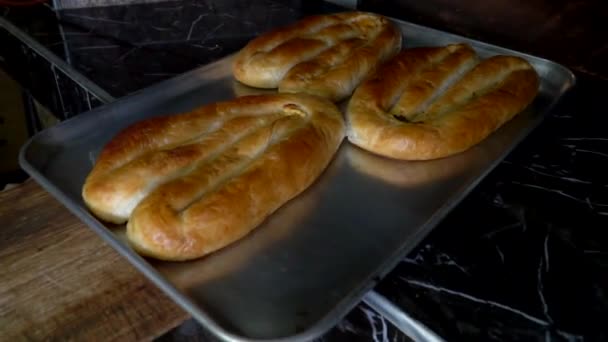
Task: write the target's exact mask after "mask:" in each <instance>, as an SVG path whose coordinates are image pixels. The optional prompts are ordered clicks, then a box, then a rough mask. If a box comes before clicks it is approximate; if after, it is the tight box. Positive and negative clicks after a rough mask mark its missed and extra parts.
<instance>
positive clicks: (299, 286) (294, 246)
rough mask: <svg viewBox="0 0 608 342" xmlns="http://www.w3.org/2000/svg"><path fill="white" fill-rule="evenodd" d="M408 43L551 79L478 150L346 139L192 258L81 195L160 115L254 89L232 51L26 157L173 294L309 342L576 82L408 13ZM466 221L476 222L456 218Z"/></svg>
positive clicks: (247, 326)
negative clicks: (137, 127) (404, 155)
mask: <svg viewBox="0 0 608 342" xmlns="http://www.w3.org/2000/svg"><path fill="white" fill-rule="evenodd" d="M395 22H396V23H397V24H398V25H399V26H400V27H401V29H402V32H403V37H404V47H406V48H407V47H414V46H421V45H425V46H437V45H444V44H448V43H456V42H467V43H469V44H471V46H473V47H474V48H475V49H476V50H477V51H478V53H479V54H480V55H481V56H483V57H487V56H489V55H494V54H511V55H519V56H522V57H524V58H526V59H528V60H529V61H530V62H531V63H532V64H533V66H534V67H535V68H536V70H537V71H538V73H539V75H540V77H541V85H540V93H539V95H538V96H537V98H536V99H535V101H534V103H533V104H532V105H531V106H530V107H529V108H528V109H526V110H525V111H524V112H523V113H521V114H520V115H518V116H517V117H516V118H515V119H514V120H512V121H511V122H510V123H508V124H507V125H505V126H503V127H502V128H501V129H499V130H498V131H497V132H495V133H494V134H493V135H491V136H490V137H489V138H487V139H486V140H485V141H483V142H482V143H480V144H479V145H477V146H475V147H474V148H472V149H471V150H469V151H467V152H465V153H462V154H459V155H456V156H453V157H450V158H445V159H440V160H435V161H426V162H398V161H393V160H388V159H384V158H381V157H376V156H374V155H372V154H370V153H367V152H365V151H363V150H360V149H358V148H356V147H354V146H352V145H350V144H349V143H348V142H347V141H346V140H345V141H344V142H343V144H342V145H341V148H340V149H339V151H338V153H337V155H336V156H335V159H334V160H333V162H332V163H331V164H330V166H329V167H328V169H327V170H326V171H325V172H324V173H323V175H322V176H321V177H320V178H319V179H318V181H317V182H316V183H315V184H314V185H313V186H312V187H310V188H309V189H308V190H307V191H305V192H304V193H303V194H302V195H300V196H299V197H297V198H295V199H294V200H292V201H290V202H289V203H287V204H286V205H285V206H284V207H282V208H281V209H280V210H279V211H277V212H276V213H275V214H273V215H272V216H271V217H270V218H269V219H268V220H266V221H265V222H264V223H263V224H262V225H261V226H260V227H258V228H257V229H255V230H254V231H253V232H252V233H251V234H250V235H249V236H247V237H246V238H244V239H242V240H240V241H238V242H237V243H235V244H233V245H231V246H229V247H227V248H225V249H223V250H221V251H219V252H216V253H215V254H213V255H210V256H208V257H205V258H202V259H199V260H196V261H190V262H184V263H172V262H159V261H156V260H151V259H146V258H142V257H140V256H139V255H137V254H136V253H135V252H134V251H133V250H131V248H130V247H129V246H128V245H127V243H126V240H125V238H124V235H123V234H124V227H122V226H111V225H107V224H104V223H103V222H100V221H98V220H97V219H96V218H95V217H94V216H92V215H91V214H90V213H89V212H88V211H87V209H86V208H85V206H84V205H83V201H82V198H81V195H80V191H81V187H82V185H83V181H84V179H85V176H86V175H87V173H88V172H89V171H90V169H91V168H92V165H93V163H94V160H95V158H96V156H97V154H98V153H99V151H100V149H101V148H102V146H103V145H104V144H105V143H106V142H108V141H109V140H110V139H111V138H112V137H113V136H114V135H115V134H116V133H118V131H119V130H121V129H123V128H125V127H126V126H128V125H130V124H132V123H134V122H136V121H139V120H141V119H145V118H148V117H152V116H157V115H161V114H171V113H177V112H182V111H187V110H189V109H191V108H193V107H195V106H199V105H203V104H206V103H210V102H214V101H219V100H227V99H231V98H234V97H235V96H239V95H245V94H250V93H256V92H257V91H256V90H254V89H251V88H248V87H245V86H242V85H240V84H238V83H236V82H235V81H234V79H233V78H232V76H231V72H230V63H231V60H232V56H229V57H226V58H224V59H222V60H219V61H217V62H215V63H212V64H209V65H207V66H204V67H201V68H198V69H195V70H193V71H191V72H188V73H185V74H183V75H181V76H178V77H176V78H173V79H169V80H167V81H165V82H162V83H159V84H156V85H154V86H151V87H149V88H146V89H144V90H142V91H139V92H138V93H135V94H132V95H130V96H127V97H124V98H122V99H119V100H117V101H116V102H113V103H110V104H108V105H105V106H102V107H99V108H96V109H94V110H92V111H90V112H87V113H84V114H81V115H79V116H77V117H75V118H73V119H70V120H68V121H65V122H62V123H60V124H58V125H56V126H54V127H52V128H50V129H47V130H46V131H43V132H41V133H39V134H37V135H36V136H34V137H33V138H31V140H29V141H28V142H27V143H26V145H24V146H23V148H22V151H21V155H20V163H21V165H22V167H23V168H24V169H25V170H26V171H27V172H28V173H29V174H30V175H31V176H32V177H33V178H34V179H35V180H36V181H38V182H39V183H40V184H41V185H42V186H43V187H44V188H45V189H46V190H48V191H49V192H50V193H51V194H52V195H54V196H55V197H56V198H57V199H58V200H59V201H61V202H62V203H63V204H64V205H65V206H66V207H67V208H69V209H70V210H71V211H72V212H73V213H74V214H75V215H76V216H78V217H79V218H80V219H82V220H83V221H84V222H85V223H86V224H87V225H88V226H89V227H90V228H91V229H93V230H94V231H95V232H96V233H98V234H99V235H100V236H101V237H102V238H103V239H104V240H105V241H107V242H108V243H109V244H110V245H111V246H112V247H114V248H115V249H116V250H117V251H118V252H120V253H121V254H122V255H123V256H124V257H125V258H126V259H127V260H128V261H130V262H131V263H132V264H133V265H135V267H137V269H139V270H140V271H141V272H142V273H143V274H145V275H146V276H147V277H148V278H149V279H150V280H151V281H152V282H154V283H155V284H156V285H157V286H159V287H160V288H161V289H162V290H164V291H165V292H166V293H167V294H168V295H169V296H170V297H171V298H172V299H173V300H175V302H177V303H178V304H179V305H181V306H182V307H183V308H184V309H185V310H187V311H188V312H189V313H190V314H191V315H192V316H193V317H194V318H195V319H197V320H198V321H199V322H200V323H201V324H202V325H204V326H205V327H206V328H207V329H209V331H211V332H212V333H214V334H215V335H216V336H218V337H219V338H221V339H225V340H238V341H254V340H287V339H289V340H311V339H313V338H314V337H316V336H318V335H320V334H322V333H323V332H325V331H326V330H328V329H330V328H331V327H332V326H333V325H334V324H335V323H337V322H338V320H340V319H341V318H342V317H343V316H344V315H346V314H347V313H348V311H349V310H351V309H352V308H353V307H354V306H355V305H356V304H358V303H359V302H360V300H361V299H362V298H363V296H364V295H365V294H366V292H367V291H369V290H370V289H371V288H372V287H373V286H374V285H375V283H376V282H377V281H378V280H379V279H380V278H381V277H383V276H384V275H385V274H386V273H388V272H389V271H390V270H391V269H392V268H393V267H394V266H395V265H396V264H397V263H398V262H399V260H400V259H401V258H402V257H403V256H404V255H405V254H406V253H408V252H409V251H410V250H412V248H414V247H415V246H416V244H418V243H419V242H420V241H421V239H423V238H424V237H425V236H426V235H427V234H428V233H429V232H430V231H431V230H432V229H433V228H434V227H435V226H436V225H437V224H438V223H439V222H440V220H441V219H442V218H443V217H445V216H446V214H447V213H448V212H449V211H450V210H451V209H452V208H453V207H454V206H455V205H456V204H458V203H459V201H461V200H462V199H463V198H464V197H465V196H466V195H467V193H469V191H471V189H473V188H474V187H475V186H476V184H478V183H479V182H480V181H481V180H482V179H483V178H484V176H485V175H486V174H487V173H488V172H490V171H491V170H492V169H493V168H494V167H495V166H496V165H497V164H498V163H499V162H500V161H501V160H502V159H503V158H504V157H505V155H506V154H507V153H508V152H509V151H510V150H511V149H513V148H514V147H515V146H516V145H517V144H518V143H519V142H520V141H521V140H522V139H523V138H524V137H525V136H526V135H527V134H528V133H529V132H530V131H531V130H532V129H533V128H534V127H535V126H536V125H537V124H538V123H539V122H540V121H541V120H542V118H543V116H544V115H546V114H547V113H548V112H549V111H550V110H551V108H552V107H553V106H554V105H555V104H556V102H557V101H558V100H559V98H560V97H561V96H562V95H563V94H564V93H565V92H566V91H567V90H568V89H569V88H570V87H572V86H573V85H574V82H575V78H574V75H573V74H572V73H571V72H570V71H569V70H568V69H566V68H565V67H563V66H561V65H559V64H556V63H554V62H551V61H548V60H545V59H541V58H537V57H534V56H530V55H525V54H521V53H518V52H516V51H512V50H508V49H504V48H501V47H498V46H494V45H490V44H486V43H483V42H479V41H475V40H470V39H467V38H464V37H460V36H457V35H453V34H448V33H445V32H441V31H437V30H433V29H429V28H425V27H422V26H418V25H414V24H411V23H407V22H404V21H400V20H395ZM453 228H454V229H466V227H453Z"/></svg>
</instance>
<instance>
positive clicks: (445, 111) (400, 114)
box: [346, 44, 539, 160]
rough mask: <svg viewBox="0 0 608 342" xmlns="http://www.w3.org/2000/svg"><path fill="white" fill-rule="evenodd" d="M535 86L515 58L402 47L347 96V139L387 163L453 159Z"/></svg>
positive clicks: (527, 99)
mask: <svg viewBox="0 0 608 342" xmlns="http://www.w3.org/2000/svg"><path fill="white" fill-rule="evenodd" d="M538 87H539V77H538V74H537V73H536V71H535V70H534V68H533V67H532V66H531V65H530V64H529V63H528V62H527V61H526V60H524V59H522V58H519V57H514V56H493V57H490V58H487V59H485V60H482V61H480V62H479V61H478V57H477V55H476V53H475V52H474V51H473V49H471V48H470V47H469V46H468V45H465V44H453V45H448V46H445V47H425V48H411V49H406V50H404V51H402V52H401V53H399V54H398V55H397V56H395V57H394V58H392V59H391V60H389V61H388V62H387V63H385V64H383V65H382V66H381V67H380V68H379V69H378V70H377V72H376V73H375V74H374V75H372V76H371V77H370V78H368V79H367V80H366V81H364V82H363V83H362V84H361V85H360V86H359V87H358V88H357V89H356V90H355V92H354V94H353V96H352V98H351V99H350V101H349V103H348V107H347V111H346V119H347V137H348V140H349V141H350V142H351V143H353V144H355V145H357V146H360V147H361V148H363V149H365V150H368V151H371V152H373V153H376V154H379V155H382V156H385V157H390V158H395V159H403V160H428V159H436V158H442V157H446V156H450V155H454V154H456V153H460V152H463V151H465V150H467V149H469V148H471V147H472V146H474V145H476V144H477V143H479V142H480V141H482V140H483V139H485V138H486V137H487V136H489V135H490V134H491V133H492V132H494V131H495V130H496V129H498V128H499V127H501V126H502V125H503V124H505V123H506V122H507V121H509V120H511V119H512V118H513V117H514V116H515V115H517V114H518V113H520V112H522V111H523V110H524V109H525V108H526V107H527V106H528V105H529V104H530V103H531V102H532V100H533V99H534V98H535V97H536V94H537V93H538Z"/></svg>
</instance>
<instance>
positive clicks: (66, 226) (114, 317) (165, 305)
mask: <svg viewBox="0 0 608 342" xmlns="http://www.w3.org/2000/svg"><path fill="white" fill-rule="evenodd" d="M187 318H188V315H187V314H186V313H185V312H184V311H182V310H181V309H180V308H179V307H178V306H177V305H176V304H174V303H173V302H172V301H171V300H170V299H169V298H168V297H166V296H165V295H164V294H163V293H162V292H161V291H160V290H158V289H157V288H156V287H155V286H154V285H153V284H151V283H150V282H149V281H148V280H147V279H146V278H144V277H143V276H142V275H141V274H140V273H139V272H138V271H137V270H135V268H133V267H132V266H131V265H130V264H129V263H127V262H126V261H125V260H123V259H122V257H121V256H120V255H119V254H118V253H116V252H115V251H114V250H113V249H112V248H111V247H110V246H109V245H107V244H106V243H105V242H104V241H103V240H101V239H100V238H99V237H98V236H97V235H95V233H93V232H92V231H91V230H90V229H88V228H87V227H86V226H84V224H83V223H81V222H80V221H79V220H78V219H77V218H76V217H75V216H73V215H72V214H71V213H70V212H68V210H67V209H65V208H64V207H63V206H62V205H61V204H60V203H59V202H57V201H56V200H55V199H53V198H52V197H51V196H50V195H49V194H48V193H47V192H46V191H44V190H43V189H42V188H41V187H40V186H38V185H37V184H36V183H35V182H34V181H32V180H28V181H26V182H25V183H24V184H22V185H19V186H18V187H16V188H13V189H10V190H7V191H4V192H0V327H1V328H0V340H3V341H13V340H104V341H108V340H121V341H124V340H150V339H153V338H155V337H157V336H159V335H161V334H163V333H164V332H166V331H168V330H169V329H171V328H173V327H175V326H177V325H178V324H180V323H181V322H183V321H184V320H186V319H187Z"/></svg>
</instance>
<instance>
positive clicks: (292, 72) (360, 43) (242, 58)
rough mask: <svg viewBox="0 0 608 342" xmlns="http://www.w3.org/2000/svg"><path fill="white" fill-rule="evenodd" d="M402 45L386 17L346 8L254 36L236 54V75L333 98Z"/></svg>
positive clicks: (257, 83)
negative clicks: (349, 10)
mask: <svg viewBox="0 0 608 342" xmlns="http://www.w3.org/2000/svg"><path fill="white" fill-rule="evenodd" d="M399 50H401V32H400V31H399V29H398V28H397V27H396V26H395V25H394V24H393V23H392V22H391V21H390V20H388V19H387V18H385V17H383V16H380V15H377V14H372V13H366V12H345V13H338V14H333V15H318V16H311V17H307V18H304V19H302V20H300V21H298V22H296V23H295V24H293V25H290V26H286V27H282V28H279V29H276V30H274V31H271V32H268V33H266V34H263V35H261V36H259V37H258V38H256V39H254V40H252V41H251V42H249V44H247V45H246V46H245V47H244V48H243V49H242V50H241V51H239V53H238V54H237V56H236V58H235V61H234V64H233V74H234V77H235V78H236V79H237V80H238V81H240V82H242V83H244V84H246V85H249V86H252V87H257V88H278V90H279V92H284V93H300V92H303V93H308V94H313V95H317V96H321V97H325V98H328V99H330V100H332V101H334V102H337V101H340V100H342V99H344V98H346V97H348V96H350V95H351V94H352V92H353V90H354V89H355V87H356V86H357V85H358V84H359V83H360V82H361V81H362V80H363V79H364V78H365V77H366V76H368V75H369V74H370V73H371V72H373V71H374V70H375V68H376V67H377V66H378V65H379V64H380V63H382V62H384V61H386V60H388V59H389V58H391V57H393V56H394V55H395V54H397V53H398V52H399Z"/></svg>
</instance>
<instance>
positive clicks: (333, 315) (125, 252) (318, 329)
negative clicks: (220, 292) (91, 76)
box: [19, 19, 576, 341]
mask: <svg viewBox="0 0 608 342" xmlns="http://www.w3.org/2000/svg"><path fill="white" fill-rule="evenodd" d="M393 20H394V21H395V22H396V23H398V24H400V25H405V26H408V27H410V28H417V29H419V30H423V31H432V32H433V33H434V34H440V35H443V36H447V37H450V38H452V39H453V40H454V41H469V42H471V41H472V42H475V43H476V44H478V45H479V46H483V47H484V48H487V49H498V50H501V51H507V52H512V53H513V54H517V55H520V56H524V57H526V58H528V59H531V60H534V61H537V62H538V61H544V62H545V63H547V64H550V65H551V66H552V67H553V68H556V69H560V70H561V72H562V73H563V74H565V75H568V76H567V79H568V81H567V82H564V83H563V84H562V87H564V88H563V89H562V90H563V91H562V92H565V91H567V90H568V89H570V88H571V87H572V86H573V85H574V84H575V82H576V78H575V76H574V74H573V73H572V72H571V71H570V70H569V69H567V68H566V67H564V66H562V65H560V64H557V63H555V62H552V61H549V60H546V59H543V58H539V57H535V56H532V55H528V54H523V53H519V52H515V51H512V50H509V49H503V48H500V47H498V46H495V45H492V44H488V43H484V42H478V41H475V40H473V39H469V38H466V37H461V36H458V35H454V34H451V33H445V32H442V31H439V30H436V29H432V28H426V27H424V26H421V25H417V24H411V23H407V22H405V21H402V20H396V19H393ZM407 47H408V45H407V41H405V44H404V48H407ZM233 56H234V54H232V55H230V56H228V57H225V58H224V59H222V60H220V61H216V62H214V63H211V64H208V65H205V66H202V67H200V68H196V69H193V70H191V71H189V72H187V73H185V74H182V75H179V76H177V77H173V78H171V79H168V80H165V81H163V82H160V83H158V84H155V85H152V86H150V87H146V88H144V89H142V90H140V91H137V92H135V93H132V94H130V95H128V96H125V97H123V98H121V99H118V100H116V101H114V102H112V103H110V104H108V105H104V106H101V107H98V108H95V109H93V110H91V111H89V112H87V113H84V114H82V115H79V116H77V117H74V118H71V119H69V120H66V121H64V122H61V123H59V124H58V125H56V126H55V127H54V128H53V130H45V131H43V132H40V133H38V134H36V135H35V136H33V137H31V138H30V139H29V140H28V141H27V142H26V143H25V144H24V145H23V146H22V148H21V150H20V154H19V162H20V164H21V166H22V167H23V168H24V169H25V171H27V172H28V173H29V174H30V175H31V176H32V178H34V179H35V180H36V181H37V182H38V183H40V184H41V185H42V187H43V188H45V189H46V190H47V191H49V192H50V193H51V194H53V195H54V196H55V197H56V198H57V199H58V200H59V201H60V202H62V203H63V204H64V205H66V206H67V207H68V209H69V210H70V211H71V212H72V213H73V214H75V215H76V216H77V217H78V218H79V219H81V220H82V221H83V222H85V223H86V224H87V225H88V226H89V227H91V228H92V229H93V230H94V231H95V232H96V233H97V234H98V235H100V236H101V237H102V239H103V240H104V241H106V242H107V243H109V244H110V245H111V246H112V247H113V248H114V249H115V250H117V251H118V252H119V253H120V254H121V255H122V256H123V257H125V258H126V259H127V260H128V261H129V262H130V263H131V264H132V265H134V266H135V267H136V268H137V269H138V270H139V271H140V272H142V273H143V274H144V275H145V276H146V277H147V278H148V279H150V280H151V281H152V282H153V283H154V284H155V285H156V286H158V287H159V288H160V289H162V290H163V291H164V292H165V293H167V294H168V295H169V297H171V298H172V299H173V300H174V301H176V302H177V303H178V304H179V305H180V306H182V307H183V308H184V309H185V310H186V311H188V312H189V313H190V314H191V315H192V316H193V317H194V318H196V319H197V320H198V321H200V322H201V323H202V324H203V325H205V326H206V327H207V328H208V329H209V330H210V331H212V332H213V333H214V334H215V335H216V336H218V337H219V338H221V339H223V340H229V341H305V340H306V341H307V340H310V339H312V338H314V337H316V336H318V335H319V334H321V333H323V332H324V331H326V330H328V329H330V328H331V327H332V326H333V325H334V324H335V323H337V321H338V320H339V319H341V318H342V316H343V315H345V314H346V313H347V312H348V311H349V310H350V309H352V308H353V307H354V306H355V305H357V303H358V302H359V300H360V299H361V298H362V297H363V295H364V294H365V292H366V291H367V290H369V289H370V288H372V287H373V286H374V285H375V281H374V278H377V277H380V276H383V275H384V273H387V272H389V271H390V269H391V268H392V267H394V266H395V265H396V264H397V263H398V262H399V260H400V259H401V258H402V257H403V256H404V254H405V253H407V252H408V250H410V249H411V248H412V247H413V246H412V245H414V246H415V245H416V244H418V243H419V242H420V241H421V240H422V239H423V238H424V237H425V236H426V235H427V234H428V233H429V231H428V229H426V228H424V229H420V230H418V231H417V233H416V235H415V236H414V238H412V239H411V240H409V241H407V242H404V243H403V244H402V245H401V246H400V247H399V248H397V249H396V250H395V251H394V252H393V253H392V254H391V257H390V258H387V259H386V260H385V261H384V262H383V264H382V265H381V266H379V267H378V269H382V270H384V271H382V272H376V273H378V274H370V275H369V276H368V277H367V278H368V279H367V281H365V282H361V283H360V284H359V285H358V286H355V287H353V288H351V291H350V295H349V296H344V297H343V298H342V299H341V300H339V301H338V302H336V304H335V305H334V306H333V308H332V309H330V310H329V311H327V312H326V314H324V315H322V316H321V317H320V318H319V319H317V320H316V322H314V323H312V324H311V325H309V326H308V327H307V328H306V329H303V330H301V331H300V332H298V333H296V334H291V335H289V336H285V337H278V338H270V339H256V338H249V337H246V336H241V335H239V334H237V333H235V332H232V331H231V329H228V328H226V327H225V326H223V325H221V324H220V323H218V321H217V320H215V319H214V318H213V317H212V316H211V315H210V314H208V313H207V312H205V311H204V310H202V309H200V308H199V307H198V306H197V305H195V304H194V303H193V302H192V300H191V299H189V298H188V297H187V296H186V295H184V294H183V293H182V292H180V290H178V289H177V288H176V287H175V286H173V284H171V283H170V282H169V281H168V280H166V279H165V278H164V277H163V276H162V275H161V274H160V273H159V272H158V271H157V270H156V269H154V268H153V267H152V265H151V264H149V263H148V262H147V261H146V260H145V259H144V258H142V257H141V256H139V255H138V254H136V253H135V252H134V251H133V250H132V249H130V247H128V246H126V245H125V244H124V243H123V242H121V241H120V240H119V239H118V238H116V237H115V236H114V235H113V234H112V233H111V232H108V230H107V228H106V227H105V226H104V225H103V224H102V223H101V222H100V221H98V220H97V219H96V218H95V217H93V216H92V215H91V214H90V213H88V212H84V211H82V210H81V209H80V207H81V204H80V203H77V202H75V201H74V200H73V199H72V198H70V196H69V195H67V194H66V193H65V192H64V191H63V190H62V189H61V188H59V187H58V186H56V185H55V184H53V183H52V182H50V181H49V180H48V179H47V177H45V176H44V175H43V174H42V173H41V172H40V171H39V170H38V169H37V168H35V167H34V166H33V165H32V164H30V162H29V160H28V158H27V152H28V151H29V149H30V148H31V145H32V144H34V143H35V142H36V141H38V140H41V139H43V138H44V137H45V135H50V134H52V132H56V131H65V129H64V128H65V127H70V126H71V125H74V123H75V122H76V123H78V122H80V121H83V122H84V121H87V120H89V119H90V118H92V117H94V116H96V115H99V114H100V113H104V112H105V111H107V110H108V108H118V107H120V106H123V105H127V104H130V103H132V102H133V101H137V100H138V99H142V98H146V96H148V94H150V93H154V92H157V91H160V90H165V89H167V88H169V89H170V88H171V86H172V85H175V84H183V83H189V82H191V81H192V79H193V78H195V77H194V76H196V75H201V74H205V73H206V72H208V71H210V70H214V69H215V68H217V66H218V65H221V63H223V62H224V61H225V60H226V59H231V58H232V57H233ZM556 103H557V102H556V101H554V102H552V103H551V105H550V106H548V107H546V108H543V113H542V114H541V116H544V115H545V114H546V113H547V112H549V111H551V110H552V109H553V107H554V106H555V105H556ZM540 122H541V121H538V122H536V125H538V124H539V123H540ZM536 125H535V126H533V127H532V126H531V127H528V128H527V132H526V134H523V135H522V137H521V139H519V141H521V140H523V138H524V137H525V136H527V133H528V132H529V131H531V130H532V129H533V128H534V127H536ZM519 141H517V143H519ZM344 143H348V142H346V141H345V142H344ZM517 143H515V144H512V145H511V146H510V148H508V149H507V150H505V151H503V153H502V155H501V156H500V158H497V159H496V160H494V162H493V163H491V165H490V166H489V167H487V168H486V169H485V171H484V172H483V173H482V174H480V175H479V177H477V178H476V179H475V180H474V181H473V182H471V183H468V184H467V185H465V186H464V190H463V191H460V195H459V196H457V197H454V198H451V200H450V201H448V202H446V203H444V204H443V207H442V208H441V210H437V211H436V212H435V213H434V214H433V215H432V216H430V217H428V220H427V221H426V222H425V223H424V224H423V226H425V227H432V226H435V225H436V224H437V223H439V221H441V220H442V219H443V217H445V211H446V210H447V211H449V210H451V208H453V207H454V206H456V205H457V204H458V203H459V202H460V201H461V199H462V198H464V197H466V196H467V195H468V193H469V192H470V191H472V190H473V189H474V188H475V187H476V186H477V184H478V183H479V182H481V180H483V178H484V177H485V176H486V175H487V173H489V172H490V171H491V170H493V169H494V168H495V167H496V165H498V164H499V163H500V161H501V160H502V158H503V157H504V156H505V155H506V154H508V153H509V152H510V151H511V150H512V149H513V148H515V147H516V146H517ZM353 298H357V300H353Z"/></svg>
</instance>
